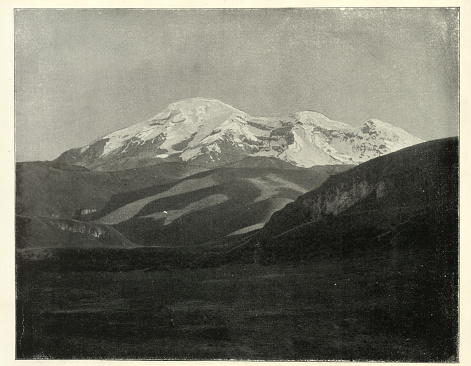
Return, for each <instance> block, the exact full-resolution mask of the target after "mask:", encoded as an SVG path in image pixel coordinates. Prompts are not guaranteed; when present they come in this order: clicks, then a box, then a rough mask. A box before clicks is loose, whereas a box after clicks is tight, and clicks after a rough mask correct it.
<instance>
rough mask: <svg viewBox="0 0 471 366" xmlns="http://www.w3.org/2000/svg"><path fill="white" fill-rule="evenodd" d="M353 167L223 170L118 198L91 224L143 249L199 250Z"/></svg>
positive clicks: (93, 216) (92, 217)
mask: <svg viewBox="0 0 471 366" xmlns="http://www.w3.org/2000/svg"><path fill="white" fill-rule="evenodd" d="M263 159H265V158H263ZM263 159H262V160H263ZM348 168H349V166H345V165H342V166H322V167H316V168H311V169H302V168H293V169H279V168H271V167H269V168H263V167H262V166H260V161H258V162H257V164H256V167H254V168H218V169H214V170H210V171H206V172H201V173H198V174H195V175H192V176H190V177H187V178H185V179H182V180H179V181H177V182H173V183H169V184H165V185H156V186H150V187H146V188H143V189H139V190H135V191H129V192H124V193H121V194H117V195H114V196H113V197H111V199H110V200H109V202H108V203H107V204H106V205H105V207H103V209H102V210H100V211H98V212H95V213H92V214H91V215H90V216H89V219H90V220H94V222H96V223H99V224H106V225H114V227H115V228H116V229H118V230H119V231H120V232H122V233H123V234H124V235H126V236H127V237H128V238H129V239H130V240H131V241H133V242H135V243H137V244H142V245H157V246H188V245H199V244H204V243H206V242H212V241H215V240H217V239H220V238H223V237H225V236H227V235H231V234H234V235H235V234H241V233H245V232H250V231H252V230H255V229H258V228H260V227H261V226H263V224H264V223H265V222H267V221H268V219H269V218H270V216H271V214H272V213H273V212H275V211H277V210H279V209H281V208H282V207H284V206H285V205H286V204H287V203H289V202H292V201H293V200H294V199H296V197H298V196H299V195H300V194H302V193H304V192H306V191H308V190H309V189H312V188H314V187H317V186H319V185H320V184H321V183H322V182H324V181H325V180H326V179H327V178H328V177H329V176H330V175H331V174H336V173H338V172H341V171H343V170H345V169H348Z"/></svg>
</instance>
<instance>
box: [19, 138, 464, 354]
mask: <svg viewBox="0 0 471 366" xmlns="http://www.w3.org/2000/svg"><path fill="white" fill-rule="evenodd" d="M249 164H254V162H250V163H249ZM256 164H258V163H256V162H255V165H256ZM238 168H239V169H241V167H238ZM272 168H273V167H272ZM224 169H226V171H227V169H229V168H224ZM224 169H223V170H222V172H224V171H225V170H224ZM243 169H246V174H249V173H248V171H249V170H247V166H245V167H243ZM277 169H278V168H277ZM215 172H217V170H216V171H215ZM294 172H296V170H294V171H293V172H292V173H289V174H291V176H294V175H293V173H294ZM337 173H338V174H335V175H333V176H331V177H330V178H328V179H327V181H326V182H324V184H322V185H320V183H321V182H320V183H319V184H317V186H319V185H320V187H318V188H317V189H314V190H312V191H310V192H308V193H306V194H304V195H302V196H300V197H299V198H297V199H296V200H295V201H294V202H293V203H291V204H288V205H287V206H286V207H285V208H283V209H281V210H280V211H278V212H277V213H275V214H274V215H273V216H272V217H271V219H270V221H269V222H268V223H267V224H266V225H265V227H264V228H263V229H261V230H256V231H251V232H247V233H242V234H240V235H234V236H230V237H221V238H220V239H219V240H213V241H207V240H201V241H200V242H198V243H199V244H198V245H189V246H183V247H180V246H178V245H161V246H160V247H137V246H130V247H128V248H117V247H116V246H114V247H113V246H112V245H108V246H102V247H99V246H95V247H93V248H88V247H87V246H83V245H82V244H83V243H81V244H80V245H78V246H76V247H74V248H72V247H71V248H63V247H59V246H58V247H55V248H44V247H43V248H41V246H40V245H38V246H34V245H31V246H26V247H24V248H23V249H21V248H19V249H18V251H17V357H18V358H20V359H25V358H26V359H28V358H52V359H80V358H84V359H87V358H94V359H143V358H146V359H250V360H255V359H262V360H378V361H412V362H431V361H434V362H444V361H448V362H450V361H453V362H456V361H457V360H458V339H457V336H458V278H459V276H458V259H459V250H458V249H459V245H458V141H457V139H453V138H451V139H444V140H438V141H431V142H428V143H424V144H420V145H417V146H413V147H411V148H407V149H404V150H401V151H398V152H396V153H392V154H389V155H386V156H383V157H380V158H377V159H373V160H371V161H369V162H367V163H364V164H361V165H359V166H358V167H355V168H352V169H350V170H348V171H345V172H337ZM208 174H216V176H217V174H219V177H221V176H223V177H225V178H224V179H226V180H225V181H224V182H221V185H222V186H223V187H227V186H229V187H230V186H231V184H234V183H233V182H232V181H231V179H228V178H227V177H228V176H227V174H226V173H224V174H222V173H221V170H219V173H208V172H202V173H198V176H201V175H202V176H206V175H208ZM221 174H222V175H221ZM250 174H254V173H250ZM283 174H287V173H283ZM294 174H300V173H294ZM326 178H327V176H326ZM176 181H177V180H175V182H176ZM162 184H170V185H173V184H174V182H166V183H162ZM236 188H237V189H238V188H240V186H236ZM236 188H233V189H236ZM146 189H149V190H150V191H151V192H150V193H149V191H146ZM158 189H160V188H158V187H157V186H152V185H150V186H149V187H147V188H146V187H142V189H137V190H133V191H132V192H131V191H130V193H129V192H124V193H119V192H117V193H116V194H118V196H115V198H114V199H115V200H116V197H118V198H119V205H118V206H119V207H121V206H120V205H122V204H123V202H127V201H126V200H130V201H132V202H134V201H135V199H136V198H137V199H141V198H143V197H144V198H145V197H150V195H151V194H155V190H158ZM152 190H154V191H152ZM225 192H229V190H226V191H225ZM249 192H250V191H249ZM213 193H214V192H212V194H213ZM129 197H131V198H129ZM247 200H248V201H247V202H252V201H251V200H249V199H248V198H247ZM53 202H55V201H54V200H53ZM108 202H109V203H103V207H102V209H103V210H107V208H106V207H110V206H109V205H112V204H113V199H112V198H111V197H110V200H109V201H108ZM115 202H117V201H115ZM152 204H153V205H156V204H158V202H157V203H150V205H151V206H146V207H145V208H144V209H145V210H150V211H151V212H155V211H156V208H155V207H153V206H152ZM167 204H174V205H178V204H179V203H178V202H177V201H175V202H173V203H172V202H167ZM106 205H108V206H106ZM185 205H186V204H185ZM165 207H167V206H165ZM159 210H160V209H159ZM157 211H158V210H157ZM110 212H111V211H110ZM242 216H243V215H242ZM204 217H206V216H204V215H203V218H204ZM134 220H136V219H134ZM94 225H103V224H94ZM123 225H124V223H123V224H119V225H115V226H114V228H115V229H118V231H121V230H122V233H126V235H128V237H131V236H132V235H131V234H130V233H131V232H130V231H129V229H128V230H127V231H126V229H125V228H124V230H123ZM133 235H135V234H133ZM152 235H155V234H152ZM201 237H204V234H202V236H201ZM195 243H196V242H195ZM162 244H164V243H162Z"/></svg>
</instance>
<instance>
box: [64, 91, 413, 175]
mask: <svg viewBox="0 0 471 366" xmlns="http://www.w3.org/2000/svg"><path fill="white" fill-rule="evenodd" d="M419 142H421V140H420V139H417V138H416V137H414V136H412V135H410V134H408V133H407V132H405V131H403V130H402V129H400V128H397V127H394V126H392V125H390V124H387V123H384V122H381V121H378V120H369V121H367V122H366V123H364V124H363V125H361V126H359V127H352V126H350V125H347V124H345V123H341V122H336V121H332V120H330V119H329V118H327V117H326V116H324V115H322V114H320V113H317V112H312V111H303V112H298V113H294V114H292V115H290V116H286V117H282V118H276V117H251V116H249V115H248V114H246V113H245V112H242V111H240V110H238V109H235V108H233V107H231V106H229V105H227V104H224V103H222V102H220V101H218V100H214V99H204V98H191V99H185V100H182V101H179V102H175V103H172V104H170V105H169V106H168V107H167V108H165V109H164V110H162V111H161V112H160V113H158V114H157V115H156V116H155V117H153V118H151V119H150V120H148V121H144V122H141V123H138V124H135V125H133V126H130V127H127V128H124V129H122V130H119V131H116V132H113V133H110V134H108V135H106V136H104V137H102V138H100V139H98V140H96V141H94V142H92V143H91V144H90V145H87V146H84V147H82V148H76V149H72V150H69V151H66V152H64V153H63V154H62V155H61V156H60V157H59V158H58V159H57V161H58V162H61V163H66V164H74V165H81V166H84V167H87V168H89V169H93V170H104V171H111V170H121V169H123V168H129V167H138V166H145V165H148V164H157V163H161V162H165V161H184V162H190V163H192V164H196V165H204V166H210V167H218V166H222V165H225V164H228V163H232V162H236V161H239V160H242V159H244V158H245V157H248V156H265V157H275V158H278V159H281V160H283V161H285V162H288V163H290V164H292V165H295V166H300V167H311V166H314V165H333V164H358V163H361V162H364V161H367V160H368V159H371V158H374V157H376V156H380V155H384V154H388V153H390V152H393V151H397V150H399V149H402V148H404V147H406V146H410V145H413V144H417V143H419Z"/></svg>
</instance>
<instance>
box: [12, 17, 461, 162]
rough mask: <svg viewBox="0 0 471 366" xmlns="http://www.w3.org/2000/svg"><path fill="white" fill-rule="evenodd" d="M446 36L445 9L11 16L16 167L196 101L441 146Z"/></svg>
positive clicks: (450, 131)
mask: <svg viewBox="0 0 471 366" xmlns="http://www.w3.org/2000/svg"><path fill="white" fill-rule="evenodd" d="M458 34H459V31H458V12H457V11H456V10H454V9H430V8H421V9H346V10H340V9H294V10H293V9H290V10H285V9H277V10H274V9H273V10H267V9H259V10H230V9H229V10H198V9H196V10H162V9H158V10H149V9H147V10H129V9H102V10H99V9H93V10H91V9H84V10H80V9H70V10H54V9H28V10H18V11H17V12H16V16H15V93H16V103H15V105H16V124H15V126H16V149H17V160H18V161H25V160H49V159H54V158H56V157H57V156H58V155H60V153H62V152H63V151H65V150H67V149H70V148H72V147H79V146H83V145H86V144H88V143H90V142H91V141H92V140H95V139H97V138H98V137H101V136H103V135H105V134H107V133H109V132H112V131H115V130H117V129H120V128H123V127H126V126H130V125H132V124H135V123H138V122H142V121H144V120H146V119H148V118H151V117H153V116H154V115H155V114H157V113H158V112H159V111H160V110H162V109H163V108H165V107H166V106H167V105H168V104H170V103H172V102H174V101H177V100H180V99H184V98H189V97H197V96H199V97H207V98H215V99H219V100H221V101H223V102H225V103H227V104H230V105H232V106H233V107H235V108H238V109H241V110H243V111H245V112H247V113H249V114H250V115H253V116H257V115H270V116H273V115H283V114H285V115H286V114H289V113H292V112H295V111H300V110H316V111H318V112H321V113H323V114H325V115H326V116H328V117H329V118H331V119H334V120H338V121H342V122H346V123H349V124H351V125H359V124H361V123H363V122H364V121H366V120H367V119H370V118H378V119H381V120H383V121H385V122H389V123H392V124H394V125H396V126H399V127H401V128H403V129H405V130H406V131H408V132H410V133H412V134H413V135H415V136H417V137H420V138H422V139H424V140H430V139H436V138H441V137H446V136H455V135H457V134H458V120H459V117H458V95H459V93H458V90H459V85H458V80H459V65H458V52H459V49H458Z"/></svg>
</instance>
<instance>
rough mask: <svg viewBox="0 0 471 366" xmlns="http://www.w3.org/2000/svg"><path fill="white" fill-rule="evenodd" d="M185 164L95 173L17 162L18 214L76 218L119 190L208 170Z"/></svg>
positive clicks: (86, 170)
mask: <svg viewBox="0 0 471 366" xmlns="http://www.w3.org/2000/svg"><path fill="white" fill-rule="evenodd" d="M205 170H206V169H205V168H202V167H197V166H192V165H189V164H183V163H165V164H160V165H158V166H156V165H154V166H148V167H144V168H137V169H130V170H123V171H117V172H96V171H89V170H88V169H86V168H83V167H78V166H70V165H64V164H62V165H57V164H54V163H47V162H31V163H18V164H17V165H16V214H17V215H23V216H36V215H39V216H46V217H62V218H74V217H81V216H83V215H82V214H81V212H80V211H83V213H90V212H93V211H97V210H100V209H102V207H103V206H104V205H105V204H106V203H107V202H108V201H109V199H110V198H111V197H112V196H113V195H115V194H118V193H120V192H125V191H131V190H136V189H139V188H143V187H147V186H151V185H156V184H166V183H169V182H173V181H177V180H179V179H182V178H184V177H186V176H189V175H193V174H195V173H198V172H201V171H205Z"/></svg>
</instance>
